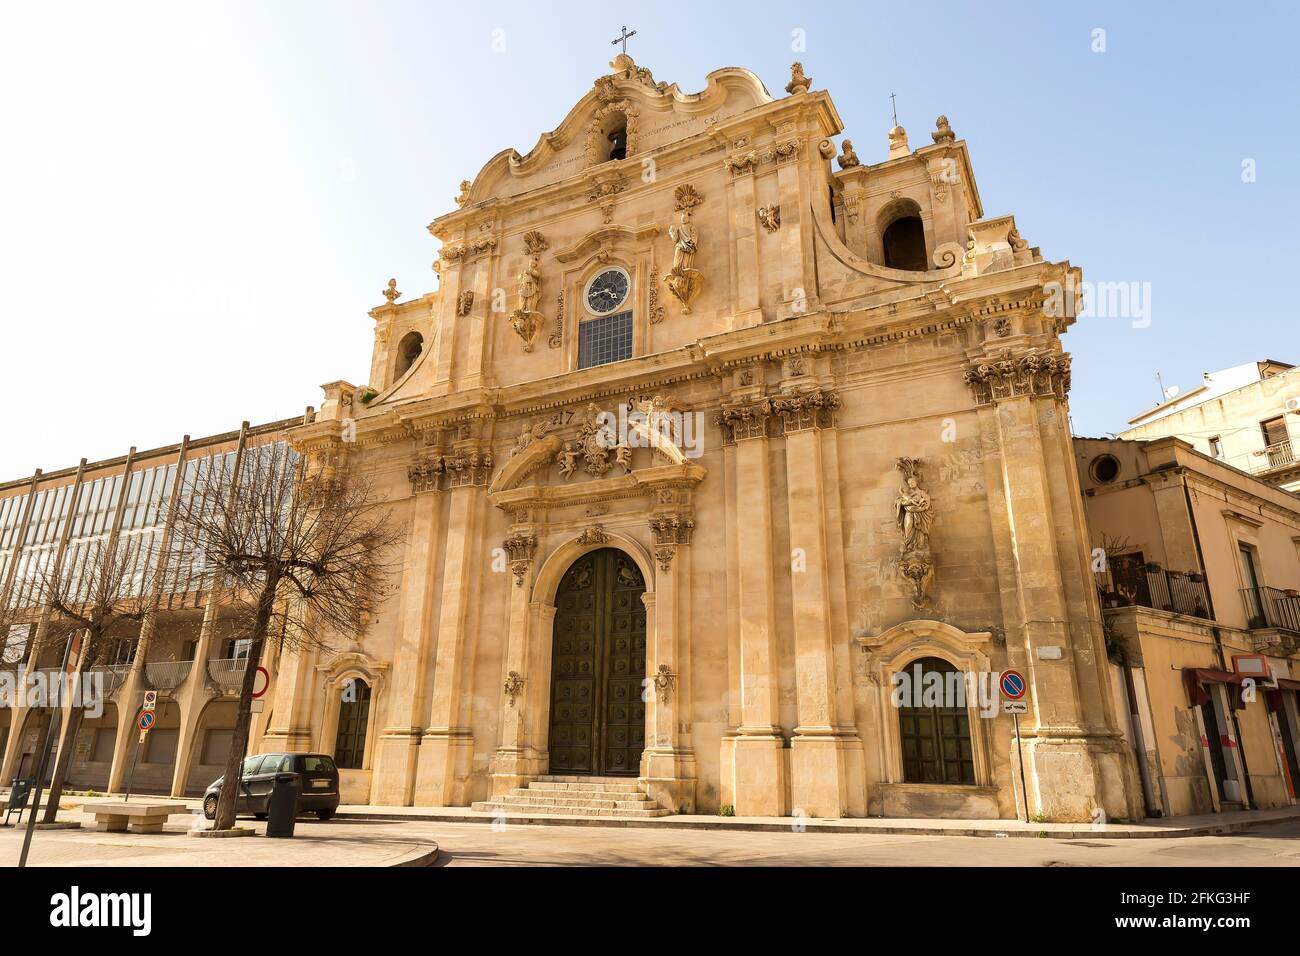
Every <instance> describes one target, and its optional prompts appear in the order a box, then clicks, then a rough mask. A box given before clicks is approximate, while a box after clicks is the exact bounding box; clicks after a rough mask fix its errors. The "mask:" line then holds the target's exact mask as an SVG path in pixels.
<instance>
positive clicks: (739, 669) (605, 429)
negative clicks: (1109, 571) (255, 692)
mask: <svg viewBox="0 0 1300 956" xmlns="http://www.w3.org/2000/svg"><path fill="white" fill-rule="evenodd" d="M611 68H612V69H611V72H610V73H609V74H607V75H604V76H601V77H600V78H599V79H598V80H597V81H596V82H595V84H594V86H593V88H592V89H591V90H590V91H589V92H588V93H587V94H586V95H585V96H583V97H582V99H581V100H580V101H579V102H578V103H577V105H576V106H574V107H573V109H572V110H571V111H570V112H569V114H568V115H567V116H566V117H565V118H564V120H563V122H562V123H560V125H559V126H558V127H556V128H555V129H554V130H553V131H551V132H549V133H546V134H544V135H543V136H542V137H541V138H540V139H539V140H538V142H537V144H536V145H535V146H534V147H533V149H532V150H531V151H529V152H528V153H526V154H525V155H520V154H519V153H518V152H516V151H515V150H509V149H508V150H505V151H503V152H501V153H499V154H498V155H496V156H495V157H493V158H492V159H491V160H490V161H489V162H488V163H487V165H486V166H485V167H484V168H483V169H482V170H481V171H480V172H479V173H478V175H477V176H476V177H475V178H474V179H473V180H472V181H466V182H465V183H463V184H462V187H461V194H460V195H459V196H458V197H457V199H456V208H454V209H453V210H452V211H450V212H448V213H446V214H445V215H441V216H439V217H438V218H437V219H435V220H434V221H433V222H432V223H431V224H430V226H429V230H430V232H431V233H432V235H433V236H434V237H435V238H437V239H439V240H440V241H441V249H440V251H439V254H438V259H437V262H436V263H435V264H434V268H435V270H436V271H437V272H438V274H439V278H440V281H439V283H438V288H437V290H436V291H433V292H429V293H427V294H424V295H421V296H419V297H418V298H406V299H403V297H402V294H401V292H400V291H399V290H398V289H397V287H396V284H395V283H390V287H389V289H388V290H387V292H386V298H387V299H388V302H387V304H385V305H382V306H380V307H378V308H376V309H375V310H374V311H373V312H372V313H371V316H372V317H373V319H374V322H375V344H374V352H373V359H372V364H371V376H370V382H369V384H368V386H366V387H356V386H353V385H351V384H349V383H346V382H334V383H331V384H329V385H327V386H325V401H324V403H323V405H322V407H321V408H320V409H319V411H318V412H317V414H316V415H315V416H314V419H313V420H311V421H310V422H307V423H304V424H301V425H298V426H295V427H291V428H289V429H288V430H287V432H286V434H287V437H288V439H289V440H290V441H291V442H292V443H293V444H294V445H295V447H297V448H299V449H300V450H301V451H304V452H306V453H309V454H312V455H315V456H320V457H321V458H322V459H323V460H326V461H329V462H330V463H332V465H333V466H334V467H337V468H339V469H343V470H347V471H349V472H351V473H354V474H358V475H363V476H365V477H366V479H367V480H368V481H370V482H371V483H372V484H373V486H374V488H375V489H376V490H377V492H378V493H379V494H380V495H381V496H382V497H384V498H386V499H387V500H388V501H389V502H390V503H391V506H392V511H393V516H394V520H395V521H398V522H400V523H402V525H403V526H404V527H405V529H406V538H405V546H404V551H403V553H402V554H401V555H400V568H401V570H400V581H397V582H395V584H396V587H395V589H394V592H393V594H392V596H391V598H390V599H389V601H388V602H387V604H386V605H385V607H384V608H383V610H382V611H381V612H380V613H379V614H378V615H377V616H376V618H375V619H374V620H373V621H371V623H370V627H369V631H368V633H367V636H366V637H365V638H364V640H362V641H360V642H359V643H357V644H355V645H352V646H348V647H340V648H338V649H337V653H335V654H333V655H328V654H326V655H321V654H311V655H303V656H301V657H291V656H290V657H286V658H284V659H282V660H281V661H280V662H279V668H278V673H277V675H276V679H275V682H274V687H273V689H272V695H271V696H272V697H273V703H272V704H271V706H269V707H268V713H267V717H266V720H265V725H264V730H263V732H262V734H261V738H260V742H259V744H258V746H259V749H261V750H270V749H277V748H293V749H325V750H329V749H330V746H331V743H332V742H333V741H334V739H335V735H336V734H337V733H338V732H339V723H340V716H339V714H340V704H339V703H338V698H339V689H340V688H341V687H343V686H344V685H345V684H346V685H351V684H352V682H354V681H360V682H362V683H363V684H364V686H365V688H366V699H367V708H368V709H367V712H366V714H365V721H366V723H365V725H364V727H363V733H362V737H363V740H364V743H363V744H362V745H361V747H360V752H359V753H358V755H357V760H356V768H357V769H354V770H347V771H345V776H346V778H347V781H346V788H347V790H348V791H350V792H345V795H344V796H345V800H348V801H349V802H367V801H368V802H372V803H377V804H395V805H417V806H467V805H474V806H478V807H479V808H482V809H498V810H500V809H505V810H507V812H508V811H509V809H510V808H511V807H512V806H513V807H530V806H533V805H534V801H530V800H529V799H528V798H527V794H529V793H538V792H543V793H544V792H546V791H544V790H541V789H540V788H542V787H543V786H544V785H549V787H550V791H549V792H550V793H551V794H552V795H553V794H554V792H555V791H556V789H557V788H558V789H563V787H564V786H569V785H572V786H573V788H574V789H578V790H581V789H582V787H583V781H584V780H587V779H588V778H595V779H596V781H599V782H600V783H601V784H602V785H609V784H610V783H611V781H613V780H614V778H625V786H624V787H623V788H621V789H622V790H623V792H625V793H628V794H633V793H635V794H639V795H640V796H637V797H636V799H637V800H640V801H642V802H641V803H640V804H636V805H637V806H641V807H658V808H662V809H663V810H666V811H670V812H682V813H715V812H734V813H735V814H737V815H742V816H745V815H776V816H782V815H807V816H817V817H854V816H865V815H887V816H952V817H989V818H997V817H1001V818H1013V817H1016V816H1017V815H1023V814H1024V813H1025V811H1026V808H1027V812H1028V814H1029V815H1031V816H1032V815H1041V817H1042V818H1046V819H1052V820H1096V819H1099V813H1104V814H1105V817H1106V818H1108V819H1134V818H1138V817H1139V816H1140V812H1141V810H1140V804H1138V803H1135V796H1134V795H1135V793H1137V792H1138V791H1137V788H1136V785H1135V779H1136V777H1135V767H1134V763H1133V760H1132V757H1131V754H1130V752H1129V751H1128V750H1127V749H1126V747H1125V745H1124V743H1123V741H1122V738H1121V736H1120V731H1119V729H1118V726H1117V715H1116V713H1115V709H1116V708H1115V704H1114V696H1113V694H1112V693H1111V688H1110V685H1109V679H1108V675H1107V661H1106V651H1105V646H1104V640H1103V633H1102V628H1101V624H1100V620H1101V617H1100V610H1099V606H1098V599H1097V594H1096V589H1095V587H1094V586H1093V584H1092V580H1091V575H1090V573H1089V565H1088V561H1089V552H1088V542H1087V535H1086V531H1085V527H1084V515H1083V506H1082V501H1081V497H1080V489H1079V479H1078V476H1077V474H1076V470H1075V468H1074V465H1073V454H1072V450H1071V444H1070V442H1071V438H1070V433H1069V428H1068V418H1067V408H1068V406H1067V401H1068V392H1069V387H1070V360H1069V355H1068V354H1066V353H1065V352H1064V351H1063V350H1062V347H1061V344H1060V337H1061V335H1062V333H1063V332H1064V331H1065V330H1066V329H1067V328H1068V326H1069V325H1070V324H1071V323H1072V322H1073V321H1074V319H1073V311H1072V308H1071V303H1070V302H1068V301H1063V300H1062V299H1061V292H1060V290H1063V289H1072V288H1077V287H1078V284H1079V283H1078V278H1079V274H1078V270H1077V269H1075V268H1074V267H1072V266H1071V265H1070V264H1069V263H1068V262H1052V261H1049V260H1047V259H1045V258H1044V257H1043V256H1042V255H1041V254H1040V252H1039V250H1038V249H1036V248H1034V247H1032V246H1031V245H1030V244H1029V243H1028V242H1026V241H1025V240H1024V239H1022V238H1021V236H1020V234H1019V232H1018V231H1017V229H1016V223H1015V220H1014V218H1013V217H1012V216H1009V215H1002V216H986V215H985V213H984V210H983V206H982V203H981V200H980V196H979V193H978V191H977V188H976V184H975V179H974V175H973V172H972V167H971V161H970V156H969V153H968V150H967V146H966V143H965V142H964V141H963V140H961V139H958V138H957V136H956V134H955V133H954V132H953V130H952V128H951V127H950V126H949V124H948V122H947V120H946V119H944V118H943V117H940V118H939V120H938V121H937V123H936V129H935V130H934V132H933V133H931V134H930V135H929V136H928V137H927V138H928V139H930V140H931V142H928V143H926V144H924V145H922V146H918V147H916V148H913V147H912V146H911V145H910V144H909V143H908V139H907V134H906V132H905V131H904V130H903V129H901V128H899V127H895V128H894V129H892V130H891V131H890V132H889V136H888V144H887V149H886V148H885V144H883V143H882V148H881V149H880V151H879V153H880V155H870V156H864V157H863V158H862V159H859V157H858V155H857V153H856V151H855V150H854V148H853V146H852V143H851V142H850V141H848V140H845V141H843V143H842V149H840V150H837V148H836V146H835V144H834V142H833V140H832V137H834V136H838V135H839V134H841V133H842V132H843V123H842V121H841V119H840V117H839V115H838V113H837V112H836V108H835V106H834V103H833V102H832V100H831V97H830V96H829V95H828V94H827V93H826V92H824V91H819V90H815V89H814V88H813V80H812V79H811V78H810V77H808V76H806V75H805V74H804V72H803V68H802V67H801V66H800V65H798V64H796V65H795V67H794V68H793V69H792V75H791V78H790V83H789V85H788V86H787V88H786V90H785V92H784V95H777V96H773V95H771V94H770V93H769V92H768V90H767V89H766V88H765V87H764V85H763V83H762V82H761V81H760V80H759V79H758V78H757V77H756V76H755V75H754V74H752V73H751V72H749V71H747V70H744V69H738V68H726V69H721V70H717V71H715V72H713V73H711V74H709V76H708V79H707V84H706V86H705V88H704V89H703V90H702V91H700V92H696V93H687V92H683V91H682V90H681V89H679V88H678V86H677V85H676V84H668V83H665V82H660V81H657V80H655V78H654V77H653V76H652V74H651V72H650V71H649V70H647V69H645V68H643V67H640V66H637V65H636V64H635V63H634V62H633V61H632V59H631V58H630V57H628V56H627V55H626V54H622V55H619V56H618V57H616V58H615V60H614V61H613V62H612V63H611ZM863 152H864V153H867V152H868V150H863ZM1007 668H1013V669H1016V670H1018V671H1019V672H1020V673H1021V674H1022V675H1024V677H1025V680H1026V684H1027V692H1026V694H1025V697H1024V700H1025V701H1026V702H1027V708H1026V712H1025V713H1024V714H1023V715H1020V716H1019V718H1018V720H1019V728H1018V729H1019V735H1018V738H1017V734H1016V729H1015V724H1014V718H1013V717H1012V716H1008V715H1005V714H1003V713H1002V712H1001V708H1000V707H999V706H998V700H997V697H998V692H997V689H996V687H995V686H993V684H995V682H996V675H997V674H998V673H999V672H1000V671H1002V670H1004V669H1007ZM897 675H912V676H915V677H916V678H917V680H918V683H925V682H926V681H927V678H928V677H929V676H930V675H938V678H937V683H941V684H943V686H945V687H946V688H947V690H948V692H949V695H948V696H943V697H940V698H934V699H929V698H925V699H923V698H922V696H921V695H920V694H919V693H916V691H917V690H918V689H917V688H912V689H911V690H909V689H908V688H907V687H906V686H903V685H902V684H901V683H900V677H899V676H897ZM952 675H956V676H957V680H956V681H954V680H951V679H949V678H950V677H951V676H952ZM352 686H356V685H352ZM929 686H930V685H929V683H926V687H929ZM979 688H983V692H980V691H979V690H978V689H979ZM954 690H955V691H956V692H957V694H958V697H957V699H956V700H954V699H952V696H951V692H953V691H954ZM962 690H964V691H965V696H964V698H963V697H962V695H961V691H962ZM988 693H991V694H992V695H993V698H992V699H991V700H989V699H985V698H986V696H987V694H988ZM349 714H350V716H349V717H348V719H349V720H353V719H355V713H352V712H351V711H350V712H349ZM1022 780H1023V781H1024V790H1022V789H1021V788H1022V783H1021V781H1022ZM530 786H531V787H532V789H529V788H530ZM606 789H607V790H610V791H611V792H617V791H618V790H619V789H620V788H619V787H614V786H607V787H606ZM521 794H522V795H523V796H521ZM512 795H513V796H512ZM538 800H539V801H540V800H541V798H540V797H539V798H538ZM538 805H544V804H540V803H539V804H538ZM552 805H557V804H555V803H554V801H552ZM628 805H629V806H631V805H632V804H628ZM622 806H623V805H622V804H619V808H621V807H622ZM534 808H536V807H534ZM616 809H617V808H616Z"/></svg>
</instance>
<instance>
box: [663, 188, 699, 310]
mask: <svg viewBox="0 0 1300 956" xmlns="http://www.w3.org/2000/svg"><path fill="white" fill-rule="evenodd" d="M676 197H677V208H678V209H679V210H680V211H681V217H680V218H679V221H678V224H677V225H675V226H669V227H668V236H669V238H671V239H672V241H673V243H674V245H673V267H672V268H671V269H670V270H669V271H668V274H667V275H666V276H664V285H666V286H668V291H669V292H671V293H672V294H673V297H674V298H675V299H677V301H678V302H680V303H681V304H682V313H683V314H684V315H689V314H690V312H691V302H692V301H693V300H694V299H695V297H696V296H697V295H699V294H700V288H701V287H702V286H703V285H704V276H703V274H702V273H701V272H700V271H699V270H698V269H696V268H695V255H696V253H698V252H699V249H700V230H699V227H698V226H696V225H695V224H694V223H693V222H691V210H692V209H694V208H695V207H696V206H698V205H699V204H700V203H701V202H703V197H702V196H701V195H700V194H699V193H698V192H696V190H695V188H694V187H693V186H689V185H686V186H678V187H677V190H676Z"/></svg>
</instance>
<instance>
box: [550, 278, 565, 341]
mask: <svg viewBox="0 0 1300 956" xmlns="http://www.w3.org/2000/svg"><path fill="white" fill-rule="evenodd" d="M563 344H564V290H563V289H561V290H560V294H559V295H557V296H556V297H555V328H554V329H552V330H551V337H550V338H549V339H547V340H546V347H547V348H551V349H558V348H559V347H560V346H561V345H563Z"/></svg>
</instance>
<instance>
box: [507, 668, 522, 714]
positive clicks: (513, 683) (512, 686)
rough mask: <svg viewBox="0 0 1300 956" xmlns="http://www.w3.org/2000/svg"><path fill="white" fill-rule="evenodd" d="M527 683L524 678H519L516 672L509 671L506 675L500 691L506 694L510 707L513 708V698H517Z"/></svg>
mask: <svg viewBox="0 0 1300 956" xmlns="http://www.w3.org/2000/svg"><path fill="white" fill-rule="evenodd" d="M525 683H527V682H526V681H525V680H524V678H522V677H520V676H519V672H518V671H511V672H510V673H509V674H507V675H506V680H505V684H504V686H503V687H502V689H503V690H504V691H505V692H506V697H508V698H509V699H510V706H511V707H513V706H515V698H516V697H518V696H519V694H520V692H522V691H523V689H524V684H525Z"/></svg>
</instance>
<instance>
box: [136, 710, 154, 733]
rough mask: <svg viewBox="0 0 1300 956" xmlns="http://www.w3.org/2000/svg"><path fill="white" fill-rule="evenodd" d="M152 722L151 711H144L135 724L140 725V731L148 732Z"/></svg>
mask: <svg viewBox="0 0 1300 956" xmlns="http://www.w3.org/2000/svg"><path fill="white" fill-rule="evenodd" d="M153 720H154V717H153V711H152V710H146V711H144V712H142V713H141V714H140V719H139V720H138V721H136V723H137V724H139V725H140V729H141V730H148V729H150V728H151V727H153Z"/></svg>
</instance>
